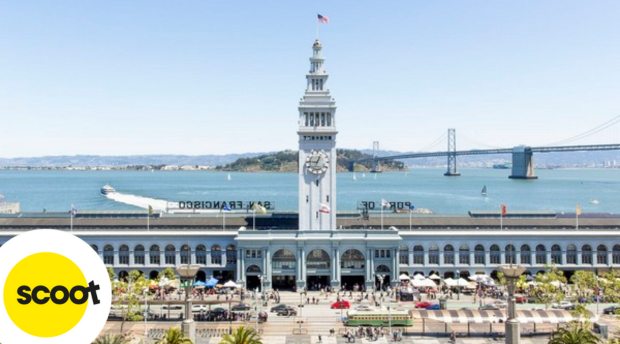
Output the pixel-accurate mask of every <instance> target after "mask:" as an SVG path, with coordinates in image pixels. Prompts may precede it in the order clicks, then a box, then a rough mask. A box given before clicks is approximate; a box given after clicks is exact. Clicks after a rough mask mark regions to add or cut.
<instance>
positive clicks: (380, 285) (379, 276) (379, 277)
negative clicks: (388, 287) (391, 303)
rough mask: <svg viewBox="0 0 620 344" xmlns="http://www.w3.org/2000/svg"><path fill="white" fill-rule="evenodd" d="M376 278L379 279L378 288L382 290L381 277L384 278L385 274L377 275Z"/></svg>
mask: <svg viewBox="0 0 620 344" xmlns="http://www.w3.org/2000/svg"><path fill="white" fill-rule="evenodd" d="M377 278H378V279H379V290H380V291H383V279H384V278H385V275H377Z"/></svg>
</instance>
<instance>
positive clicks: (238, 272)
mask: <svg viewBox="0 0 620 344" xmlns="http://www.w3.org/2000/svg"><path fill="white" fill-rule="evenodd" d="M242 257H243V256H242V255H241V250H240V249H239V248H237V283H241V281H242V280H244V279H243V276H242V274H243V273H242V272H241V268H242V265H243V264H241V259H242Z"/></svg>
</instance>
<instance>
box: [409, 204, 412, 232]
mask: <svg viewBox="0 0 620 344" xmlns="http://www.w3.org/2000/svg"><path fill="white" fill-rule="evenodd" d="M412 211H413V210H411V208H409V231H410V232H411V212H412Z"/></svg>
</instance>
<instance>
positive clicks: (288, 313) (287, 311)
mask: <svg viewBox="0 0 620 344" xmlns="http://www.w3.org/2000/svg"><path fill="white" fill-rule="evenodd" d="M276 315H284V316H291V315H297V309H295V308H294V307H290V306H288V307H286V308H284V309H280V310H278V311H277V312H276Z"/></svg>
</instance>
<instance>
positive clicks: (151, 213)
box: [149, 204, 153, 216]
mask: <svg viewBox="0 0 620 344" xmlns="http://www.w3.org/2000/svg"><path fill="white" fill-rule="evenodd" d="M151 215H153V207H151V205H150V204H149V216H151Z"/></svg>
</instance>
